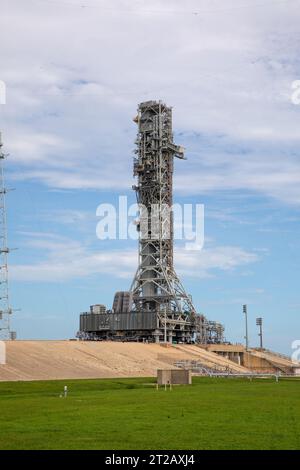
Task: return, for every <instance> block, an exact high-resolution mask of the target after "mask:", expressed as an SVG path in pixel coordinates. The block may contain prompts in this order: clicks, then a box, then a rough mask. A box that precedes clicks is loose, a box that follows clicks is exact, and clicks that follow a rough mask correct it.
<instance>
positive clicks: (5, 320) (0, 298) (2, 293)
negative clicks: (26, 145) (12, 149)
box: [0, 132, 16, 340]
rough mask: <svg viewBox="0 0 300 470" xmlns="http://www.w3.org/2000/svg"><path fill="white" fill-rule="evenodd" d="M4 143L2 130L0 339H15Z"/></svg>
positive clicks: (0, 154)
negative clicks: (9, 271) (12, 323)
mask: <svg viewBox="0 0 300 470" xmlns="http://www.w3.org/2000/svg"><path fill="white" fill-rule="evenodd" d="M2 147H3V143H2V137H1V132H0V339H1V340H9V339H15V337H16V334H15V332H13V331H11V329H10V316H11V314H12V309H11V307H10V303H9V287H8V262H7V259H8V253H9V251H10V250H9V248H8V246H7V223H6V205H5V197H6V192H7V189H6V188H5V185H4V169H3V166H4V159H5V158H6V156H7V155H6V154H5V153H3V151H2Z"/></svg>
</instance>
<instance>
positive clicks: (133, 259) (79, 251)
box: [11, 233, 259, 282]
mask: <svg viewBox="0 0 300 470" xmlns="http://www.w3.org/2000/svg"><path fill="white" fill-rule="evenodd" d="M24 235H26V234H24ZM27 235H28V236H27V242H26V246H27V248H30V249H32V250H35V251H36V252H39V253H43V255H41V261H39V262H37V263H35V264H18V265H12V266H11V276H12V279H13V280H17V281H31V282H57V281H67V280H70V279H77V278H85V277H88V276H92V275H95V274H98V275H102V276H103V275H105V276H107V275H108V276H113V277H114V278H128V279H132V278H133V275H134V273H135V270H136V268H137V264H138V259H137V250H136V249H126V248H125V249H123V250H121V249H118V250H112V249H111V250H107V249H105V251H104V250H103V251H100V250H99V251H95V249H92V248H91V247H89V246H87V245H83V244H82V243H80V242H78V241H75V240H71V239H67V238H66V237H59V236H58V235H55V234H54V236H52V234H43V236H40V234H34V233H33V234H32V233H28V234H27ZM258 260H259V256H258V255H257V253H255V252H249V251H246V250H244V249H242V248H240V247H236V246H213V245H212V246H209V247H207V248H205V249H203V250H202V251H193V252H192V251H186V250H182V249H179V248H177V249H176V250H175V265H176V269H177V270H178V273H180V274H182V275H184V276H185V277H188V278H194V279H197V278H206V277H211V276H215V275H217V273H218V271H230V270H235V269H237V268H239V267H241V266H244V265H248V264H251V263H255V262H257V261H258Z"/></svg>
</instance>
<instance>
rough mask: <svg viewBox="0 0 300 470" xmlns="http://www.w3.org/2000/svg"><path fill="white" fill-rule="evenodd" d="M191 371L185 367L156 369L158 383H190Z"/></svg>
mask: <svg viewBox="0 0 300 470" xmlns="http://www.w3.org/2000/svg"><path fill="white" fill-rule="evenodd" d="M191 383H192V373H191V371H190V370H186V369H169V370H168V369H158V370H157V384H158V385H169V384H172V385H191Z"/></svg>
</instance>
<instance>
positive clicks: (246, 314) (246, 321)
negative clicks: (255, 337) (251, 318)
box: [243, 305, 249, 351]
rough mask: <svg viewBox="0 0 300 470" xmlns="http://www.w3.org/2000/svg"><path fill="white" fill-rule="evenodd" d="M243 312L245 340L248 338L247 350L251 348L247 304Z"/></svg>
mask: <svg viewBox="0 0 300 470" xmlns="http://www.w3.org/2000/svg"><path fill="white" fill-rule="evenodd" d="M243 313H244V314H245V333H246V334H245V340H246V351H248V348H249V337H248V311H247V305H243Z"/></svg>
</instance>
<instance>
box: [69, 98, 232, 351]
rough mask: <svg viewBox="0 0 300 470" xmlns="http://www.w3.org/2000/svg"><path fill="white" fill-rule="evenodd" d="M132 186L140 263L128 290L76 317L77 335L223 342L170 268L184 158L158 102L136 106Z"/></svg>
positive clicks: (218, 327)
mask: <svg viewBox="0 0 300 470" xmlns="http://www.w3.org/2000/svg"><path fill="white" fill-rule="evenodd" d="M134 121H135V122H136V124H137V125H138V134H137V139H136V142H135V143H136V149H135V157H134V163H133V174H134V176H135V177H136V178H137V184H136V185H135V186H133V189H134V190H135V192H136V197H137V202H138V204H139V208H140V211H139V212H140V214H139V221H138V223H137V230H138V232H139V264H138V268H137V271H136V274H135V276H134V279H133V282H132V285H131V287H130V290H129V291H128V292H117V293H116V294H115V298H114V302H113V307H112V309H111V310H106V307H105V306H104V305H102V304H99V305H92V306H91V307H90V312H86V313H82V314H81V315H80V330H79V333H78V337H79V338H81V339H86V340H122V341H151V342H157V343H159V342H170V343H172V342H175V343H194V342H195V343H206V344H207V343H221V342H222V341H223V333H224V328H223V326H222V325H221V324H220V323H218V322H214V321H209V320H208V319H207V318H206V317H205V316H204V315H202V314H199V313H197V312H196V309H195V307H194V305H193V302H192V298H191V296H190V295H188V294H187V293H186V291H185V289H184V287H183V285H182V283H181V282H180V279H179V278H178V276H177V274H176V272H175V270H174V265H173V245H174V223H173V213H172V210H170V208H172V204H173V168H174V158H175V157H176V158H178V159H181V160H183V159H184V149H183V147H181V146H179V145H176V144H175V143H174V142H173V131H172V108H170V107H168V106H166V105H165V104H164V103H162V102H161V101H158V102H157V101H147V102H144V103H141V104H140V105H139V107H138V114H137V116H136V117H135V118H134Z"/></svg>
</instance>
